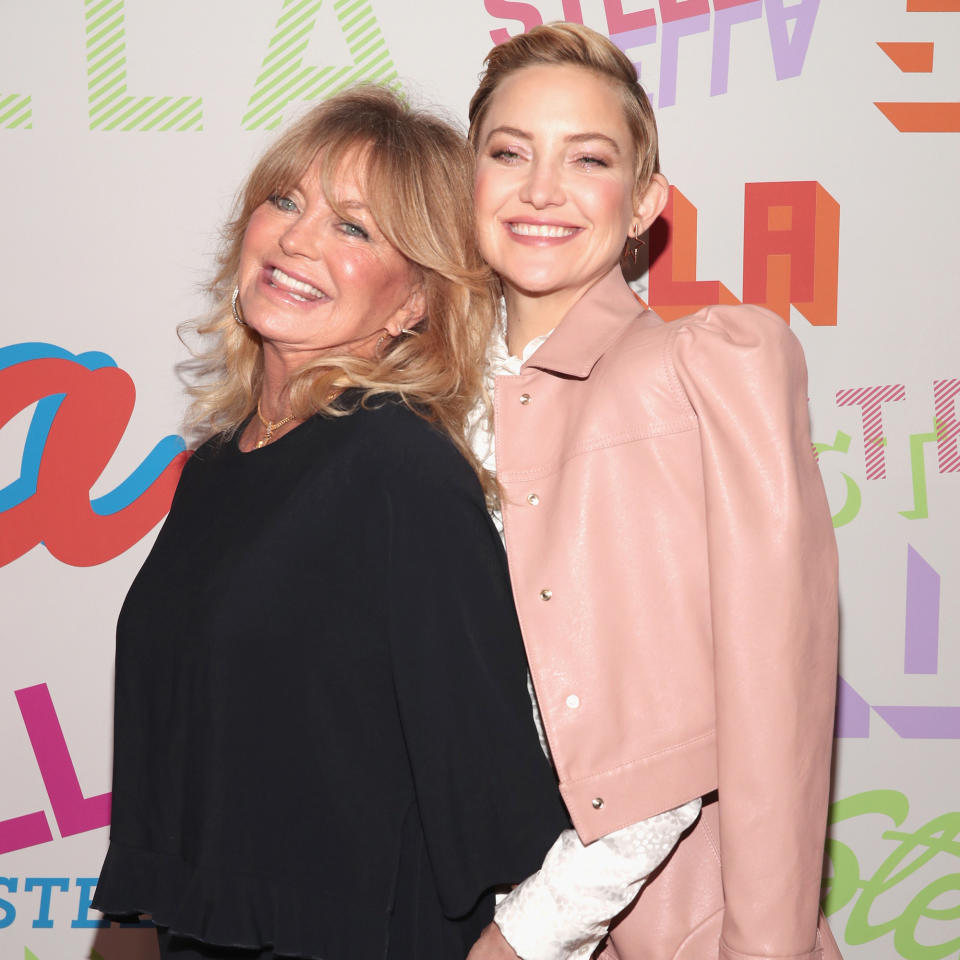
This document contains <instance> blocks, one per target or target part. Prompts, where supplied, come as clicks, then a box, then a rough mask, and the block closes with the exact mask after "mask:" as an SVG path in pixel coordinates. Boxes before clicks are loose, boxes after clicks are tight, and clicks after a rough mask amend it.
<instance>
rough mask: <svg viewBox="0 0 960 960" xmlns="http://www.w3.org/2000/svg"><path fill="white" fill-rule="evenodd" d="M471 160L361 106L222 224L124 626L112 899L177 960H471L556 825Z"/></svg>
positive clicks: (276, 168) (403, 116) (348, 98)
mask: <svg viewBox="0 0 960 960" xmlns="http://www.w3.org/2000/svg"><path fill="white" fill-rule="evenodd" d="M471 170H472V157H471V155H470V151H469V149H468V148H467V147H466V145H465V144H464V142H463V139H462V137H461V136H460V135H459V134H458V133H457V132H456V131H455V130H453V129H451V128H450V127H449V126H448V125H447V124H445V123H444V122H442V121H440V120H438V119H436V118H434V117H432V116H430V115H429V114H424V113H421V112H417V111H413V110H411V109H409V108H408V107H406V106H404V105H403V104H402V103H401V102H400V101H399V100H398V99H397V98H396V97H395V96H393V95H392V94H391V93H389V92H387V91H385V90H380V89H372V88H371V89H362V90H355V91H353V92H348V93H345V94H341V95H339V96H337V97H334V98H333V99H331V100H328V101H327V102H325V103H323V104H322V105H320V106H318V107H316V108H314V109H313V110H312V111H311V112H309V113H308V114H307V115H306V116H305V117H304V118H303V119H302V120H301V121H300V122H299V123H298V124H297V125H296V126H295V127H293V128H292V129H291V130H290V131H289V132H288V133H287V134H286V135H284V136H283V137H282V138H281V139H280V140H279V141H278V142H277V143H276V144H275V145H274V146H273V147H272V148H271V149H270V150H269V151H268V152H267V153H266V155H265V156H264V158H263V159H262V160H261V161H260V163H259V164H258V165H257V167H256V169H255V170H254V171H253V173H252V175H251V176H250V178H249V180H248V181H247V184H246V186H245V187H244V189H243V191H242V194H241V197H240V200H239V204H238V211H237V215H236V217H235V219H234V220H233V221H232V222H231V223H230V224H229V226H228V228H227V233H226V246H225V252H224V255H223V257H222V261H221V269H220V272H219V274H218V276H217V277H216V280H215V282H214V284H213V292H214V294H215V295H216V297H217V302H218V309H217V311H216V312H215V314H214V317H213V319H212V320H211V321H210V322H209V323H207V324H206V325H204V326H202V327H201V332H202V334H203V335H204V336H205V337H207V338H208V339H209V340H210V342H211V344H212V347H211V349H210V351H209V352H208V354H207V362H206V373H207V380H206V383H205V385H204V386H203V387H202V388H200V389H199V390H198V391H197V393H196V397H195V407H194V413H195V415H196V418H197V419H198V421H199V422H200V423H201V424H202V425H203V426H205V427H206V429H207V431H208V433H209V434H210V435H211V437H210V439H209V440H208V441H207V442H205V443H204V444H203V445H202V446H201V447H200V448H199V450H197V452H196V453H195V454H194V456H193V457H192V458H191V459H190V461H189V462H188V463H187V465H186V467H185V469H184V472H183V475H182V478H181V481H180V485H179V487H178V489H177V493H176V496H175V498H174V502H173V505H172V507H171V511H170V515H169V517H168V519H167V522H166V524H165V525H164V527H163V529H162V530H161V532H160V535H159V537H158V538H157V541H156V544H155V545H154V548H153V550H152V552H151V554H150V556H149V557H148V559H147V561H146V563H145V564H144V566H143V569H142V570H141V571H140V573H139V575H138V576H137V579H136V580H135V582H134V584H133V586H132V588H131V590H130V593H129V594H128V596H127V599H126V602H125V603H124V606H123V610H122V612H121V614H120V620H119V624H118V630H117V669H116V684H117V687H116V735H115V768H114V793H113V824H112V828H111V842H110V849H109V852H108V854H107V858H106V862H105V864H104V867H103V872H102V874H101V878H100V883H99V887H98V890H97V897H96V905H97V906H98V908H99V909H101V910H103V911H104V912H106V913H110V914H130V913H148V914H149V915H151V916H152V918H153V920H154V922H155V923H156V924H157V926H158V928H159V935H160V946H161V954H162V956H163V957H165V958H166V957H170V958H173V957H177V958H181V960H187V958H194V957H234V956H236V957H246V958H263V957H269V956H273V955H274V954H277V955H283V956H296V957H312V958H323V960H347V958H350V960H383V958H388V960H424V958H427V957H429V958H431V960H460V958H463V957H464V956H465V955H466V953H467V950H468V949H469V946H470V944H471V943H472V942H473V941H474V940H475V939H476V937H477V935H478V934H479V931H480V930H481V928H482V927H483V926H484V924H485V923H487V922H488V921H489V920H490V917H491V916H492V911H493V904H492V893H491V888H492V887H493V886H494V885H495V884H501V883H509V882H511V881H517V880H520V879H522V878H523V877H524V876H525V875H526V874H528V873H530V872H531V871H532V870H534V869H535V868H536V866H537V865H538V863H539V861H540V859H541V858H542V856H543V854H544V852H545V851H546V849H547V848H548V847H549V845H550V843H551V842H552V841H553V840H554V838H555V837H556V836H557V834H558V833H559V832H560V830H561V829H562V828H563V827H564V826H565V824H566V817H565V813H564V811H563V807H562V804H561V802H560V800H559V796H558V794H557V791H556V786H555V782H554V780H553V778H552V775H551V773H550V771H549V768H548V766H547V765H546V762H545V760H544V758H543V756H542V754H541V753H540V748H539V745H538V743H537V738H536V732H535V730H534V728H533V724H532V722H531V719H530V716H529V703H528V701H527V699H526V686H525V672H526V668H525V660H524V656H523V652H522V644H521V640H520V636H519V632H518V627H517V622H516V616H515V612H514V609H513V606H512V602H511V599H510V590H509V585H508V581H507V574H506V566H505V561H504V556H503V554H502V550H501V547H500V544H499V541H498V538H497V535H496V532H495V530H494V529H493V527H492V526H491V524H490V521H489V518H488V516H487V513H486V509H485V500H484V494H483V485H484V483H487V482H488V481H487V478H486V476H485V474H484V472H483V471H482V469H481V468H480V467H479V465H478V464H477V462H476V461H475V460H474V459H473V456H472V454H471V453H470V451H469V449H468V447H467V445H466V443H465V440H464V420H465V417H466V415H467V412H468V411H469V409H470V408H471V406H472V404H473V403H474V402H475V401H476V399H477V397H478V395H479V393H480V379H479V378H480V371H481V356H482V352H483V349H484V347H485V345H486V341H487V339H488V336H489V331H490V326H491V323H492V318H493V309H494V308H493V300H492V297H491V282H490V278H489V276H488V274H487V272H486V270H485V268H484V267H483V266H482V264H481V261H480V260H479V258H478V255H477V254H476V252H475V249H474V245H473V235H472V216H471V212H470V200H469V182H470V178H471Z"/></svg>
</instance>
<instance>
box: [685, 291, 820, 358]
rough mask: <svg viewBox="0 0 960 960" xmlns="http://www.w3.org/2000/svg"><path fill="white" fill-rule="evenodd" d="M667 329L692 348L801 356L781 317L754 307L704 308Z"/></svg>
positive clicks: (797, 343)
mask: <svg viewBox="0 0 960 960" xmlns="http://www.w3.org/2000/svg"><path fill="white" fill-rule="evenodd" d="M668 326H669V328H670V330H671V332H672V333H673V336H674V337H675V338H676V340H678V341H684V340H687V341H690V345H691V346H692V347H700V348H703V349H708V350H709V349H710V348H715V349H719V350H721V351H727V350H741V351H746V350H749V351H754V352H759V353H774V354H775V353H782V352H789V353H798V354H801V355H802V349H801V347H800V341H799V340H797V338H796V336H795V334H794V333H793V331H792V330H791V329H790V327H789V326H788V325H787V324H786V323H785V322H784V320H783V318H782V317H779V316H778V315H777V314H775V313H773V312H772V311H771V310H767V309H766V308H765V307H759V306H756V305H755V304H749V303H744V304H716V305H713V306H709V307H703V308H702V309H700V310H698V311H697V312H696V313H693V314H691V315H690V316H688V317H684V318H683V319H682V320H675V321H673V323H671V324H669V325H668Z"/></svg>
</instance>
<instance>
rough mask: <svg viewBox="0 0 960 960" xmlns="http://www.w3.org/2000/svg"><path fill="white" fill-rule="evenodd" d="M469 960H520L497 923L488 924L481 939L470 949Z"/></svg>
mask: <svg viewBox="0 0 960 960" xmlns="http://www.w3.org/2000/svg"><path fill="white" fill-rule="evenodd" d="M467 960H520V958H519V957H518V956H517V955H516V954H515V953H514V952H513V947H511V946H510V944H509V943H507V941H506V940H505V939H504V936H503V934H502V933H501V932H500V928H499V927H498V926H497V925H496V924H495V923H490V924H487V926H486V927H484V930H483V933H481V934H480V939H479V940H477V942H476V943H475V944H474V945H473V946H472V947H471V948H470V952H469V953H468V954H467Z"/></svg>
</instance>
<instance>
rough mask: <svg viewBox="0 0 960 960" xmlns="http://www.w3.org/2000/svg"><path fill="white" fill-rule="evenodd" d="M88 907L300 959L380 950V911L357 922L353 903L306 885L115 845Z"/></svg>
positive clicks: (318, 959) (207, 940) (214, 942)
mask: <svg viewBox="0 0 960 960" xmlns="http://www.w3.org/2000/svg"><path fill="white" fill-rule="evenodd" d="M308 890H309V894H308V892H307V891H308ZM93 906H94V908H95V909H97V910H99V911H101V913H103V914H104V915H105V916H107V917H118V918H119V917H125V918H129V917H130V916H132V915H134V914H141V913H142V914H148V915H149V916H150V917H151V918H152V920H153V922H154V923H155V924H156V925H157V926H162V927H168V928H169V929H170V930H171V932H173V933H176V934H179V935H181V936H186V937H190V938H191V939H193V940H199V941H200V942H202V943H205V944H209V945H214V946H218V947H228V948H229V947H233V948H242V949H250V950H257V949H260V950H262V949H264V948H268V949H272V950H273V952H274V953H275V954H277V955H281V956H291V957H302V958H307V960H324V958H328V957H341V956H357V957H365V956H379V955H380V954H381V953H382V951H383V949H384V947H383V942H384V941H383V938H384V936H385V935H386V927H387V924H388V916H387V913H386V911H385V912H384V918H383V919H384V923H383V924H382V925H381V924H377V923H371V922H370V920H371V917H370V911H367V912H366V915H365V917H364V918H363V921H362V922H356V921H357V917H356V908H355V906H349V905H348V904H346V903H342V902H340V901H339V900H338V898H337V896H336V892H335V891H329V890H326V891H325V890H322V889H319V887H318V886H314V884H313V883H303V882H301V883H299V884H296V883H291V884H289V885H286V884H281V883H277V882H275V881H270V880H265V879H263V878H261V877H254V876H249V875H244V874H240V873H231V874H228V873H219V872H213V871H204V870H203V869H201V868H198V867H195V866H192V865H191V864H189V863H187V862H185V861H184V860H182V859H180V858H178V857H175V856H165V855H164V854H160V853H156V852H153V851H145V850H136V849H132V848H130V847H121V846H118V845H117V844H116V843H111V845H110V849H109V850H108V851H107V857H106V860H105V861H104V864H103V870H102V872H101V875H100V882H99V883H98V884H97V891H96V895H95V897H94V900H93ZM365 941H367V942H365Z"/></svg>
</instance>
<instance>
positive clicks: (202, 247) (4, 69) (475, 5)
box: [0, 0, 960, 960]
mask: <svg viewBox="0 0 960 960" xmlns="http://www.w3.org/2000/svg"><path fill="white" fill-rule="evenodd" d="M564 16H566V17H567V18H580V17H582V18H583V20H584V22H586V23H587V24H588V25H590V26H593V27H595V28H596V29H598V30H601V31H602V32H605V33H607V34H608V35H611V36H613V37H614V39H615V40H616V41H617V42H619V43H620V44H621V45H622V46H624V47H625V48H626V49H627V50H628V52H629V53H630V54H631V56H632V57H633V58H634V59H635V60H637V62H638V63H640V65H641V73H642V79H643V82H644V83H645V85H646V86H647V88H648V90H650V92H651V94H652V96H653V99H654V102H655V106H656V107H657V112H658V117H659V123H660V128H661V133H662V140H663V150H662V158H663V167H664V171H665V173H666V174H667V175H668V177H669V178H670V180H671V181H672V182H673V183H674V184H675V186H676V187H677V189H678V190H679V192H680V195H677V194H675V195H674V200H673V214H672V223H673V227H672V232H671V234H670V237H671V245H670V249H669V250H667V251H666V254H665V256H664V257H663V258H661V260H660V261H659V266H655V268H654V270H653V271H652V272H651V276H650V280H649V292H648V294H647V299H648V300H649V301H650V303H651V305H652V306H654V307H655V308H656V309H659V310H660V311H661V312H662V313H663V314H664V315H665V316H674V315H678V314H679V313H681V312H685V311H686V309H687V308H692V307H695V306H698V305H699V304H700V303H701V302H706V301H707V299H712V298H715V297H720V296H722V297H726V298H727V299H731V298H740V297H742V296H744V290H745V288H746V290H747V298H748V299H753V300H757V301H766V302H768V303H770V304H771V305H773V306H774V307H775V308H776V309H778V310H780V312H781V313H783V314H784V315H785V317H786V318H788V319H789V321H790V323H791V324H792V326H793V329H794V330H795V331H796V332H797V334H798V336H799V337H800V339H801V341H802V342H803V345H804V347H805V349H806V352H807V358H808V364H809V367H810V399H811V409H812V416H813V426H814V439H815V440H816V441H817V442H818V444H820V445H821V446H820V450H821V458H820V463H821V468H822V470H823V474H824V478H825V481H826V484H827V489H828V493H829V496H830V500H831V504H832V508H833V510H834V511H835V512H836V514H837V516H836V518H835V523H836V524H837V536H838V539H839V543H840V550H841V565H842V568H841V578H842V581H841V586H842V654H841V674H842V676H843V683H842V684H841V711H840V717H839V720H838V735H839V736H838V740H837V747H838V749H837V759H836V764H835V782H834V797H835V800H836V801H837V803H836V805H835V807H834V819H835V821H836V822H835V824H834V826H833V827H832V828H831V829H832V837H833V840H832V841H831V846H830V849H831V852H832V864H831V865H830V866H828V873H829V875H830V876H831V878H832V879H831V880H830V881H829V882H828V884H827V890H828V897H827V909H828V911H829V912H830V919H831V923H832V925H833V928H834V930H835V932H836V934H837V939H838V941H839V942H840V943H841V946H843V944H844V943H845V944H846V946H845V947H843V949H844V953H845V956H847V957H852V958H869V960H877V958H881V960H882V958H895V957H904V958H907V960H938V958H947V957H957V956H958V954H960V861H958V858H960V837H958V835H960V801H958V799H957V798H958V787H960V763H958V759H960V751H958V749H957V747H958V743H957V741H958V739H960V698H958V693H957V690H958V679H960V648H958V645H957V643H956V642H955V641H956V638H957V629H958V624H960V609H958V607H960V589H958V586H960V559H958V554H957V549H956V544H957V542H958V534H960V511H958V506H957V503H958V495H960V448H958V440H960V425H958V411H957V406H958V397H960V336H958V334H957V330H956V321H955V318H954V316H955V311H956V307H955V304H956V303H957V302H958V294H960V289H958V287H960V270H958V269H957V263H958V249H957V246H958V245H957V240H956V224H957V223H958V221H960V193H958V191H957V188H956V175H957V170H958V169H960V166H958V160H960V103H958V101H960V0H823V2H820V0H712V2H708V0H659V3H658V2H654V0H625V2H622V3H621V2H620V0H604V2H601V0H582V2H581V3H578V2H576V0H566V2H562V0H534V2H529V3H521V2H513V0H456V2H453V0H359V2H358V0H256V2H255V0H165V2H164V3H162V4H161V3H150V2H147V0H90V2H88V3H86V4H85V3H84V2H82V0H69V2H68V0H48V2H47V3H42V4H41V3H36V2H35V0H0V210H2V221H0V222H2V228H0V229H2V234H0V236H2V240H0V258H2V259H0V262H2V268H0V277H2V279H3V284H2V290H0V323H2V328H0V414H2V415H0V565H2V568H0V589H2V607H0V609H2V615H0V636H2V647H0V664H2V668H0V785H2V786H0V960H13V958H17V960H20V958H23V960H32V958H33V960H78V958H86V957H88V956H90V957H95V956H98V955H99V956H100V957H101V958H102V960H133V958H137V957H141V956H143V957H149V956H150V955H151V954H150V951H149V949H148V946H149V945H148V943H147V941H146V938H145V932H144V931H130V930H124V929H119V928H116V927H115V928H112V929H107V928H100V927H98V926H97V924H98V922H99V916H98V915H97V914H96V913H94V912H89V911H88V909H87V907H88V904H89V899H90V896H91V895H92V887H93V883H94V879H93V878H95V877H96V875H97V873H98V871H99V867H100V861H101V859H102V856H103V852H104V850H105V846H106V839H107V830H106V827H105V824H106V822H107V817H108V797H107V794H108V792H109V789H110V755H111V750H110V741H111V697H112V661H113V631H114V623H115V619H116V614H117V611H118V609H119V605H120V603H121V601H122V598H123V595H124V593H125V590H126V588H127V586H128V584H129V582H130V581H131V579H132V577H133V575H134V573H135V572H136V570H137V568H138V567H139V565H140V563H141V562H142V561H143V558H144V557H145V555H146V552H147V550H148V549H149V545H150V543H151V542H152V538H153V535H154V533H155V527H156V524H157V523H158V522H159V521H160V519H161V518H162V516H163V514H164V512H165V509H166V504H167V503H168V502H169V491H170V486H171V483H172V479H173V476H174V473H175V470H176V462H174V463H173V465H172V466H169V464H170V463H171V460H172V459H173V458H174V457H175V455H176V454H177V453H178V451H179V450H180V449H181V446H180V442H179V440H178V439H177V438H176V434H177V431H178V429H179V427H178V424H179V421H180V417H181V415H182V412H183V399H182V393H181V390H180V386H179V383H178V381H177V379H176V377H175V375H174V371H173V367H174V364H175V363H176V362H177V361H178V360H180V359H182V358H183V356H184V351H183V349H182V348H181V346H180V344H179V342H178V340H177V338H176V335H175V326H176V324H177V323H179V322H181V321H183V320H185V319H187V318H190V317H192V316H195V315H197V314H199V313H200V312H201V311H202V310H203V307H204V303H203V299H202V297H201V295H200V292H199V285H200V284H201V283H202V281H203V280H204V279H205V278H207V277H208V276H209V274H210V272H211V266H212V253H213V251H214V250H215V248H216V244H217V230H218V227H219V224H220V223H221V222H222V221H223V220H224V218H225V216H226V214H227V212H228V210H229V207H230V202H231V199H232V196H233V193H234V190H235V189H236V188H237V186H238V185H239V183H240V182H241V180H242V178H243V176H244V175H245V174H246V172H247V171H248V170H249V169H250V167H251V165H252V162H253V160H254V158H255V156H256V155H257V154H258V153H259V151H260V150H261V149H262V148H263V146H264V144H265V143H266V142H267V140H268V139H269V138H270V136H271V135H272V134H271V133H270V132H269V130H268V129H266V128H267V126H268V125H270V124H273V123H275V122H279V121H280V120H281V119H284V118H286V119H289V117H290V116H292V115H293V114H295V113H296V111H297V110H298V109H302V108H303V103H304V98H306V97H310V96H323V95H325V93H326V92H329V91H330V90H332V89H333V88H334V87H335V86H336V85H337V84H338V83H342V82H343V81H344V80H347V79H350V78H353V77H356V78H369V77H371V76H378V78H379V79H387V78H390V77H391V76H392V75H393V74H394V73H395V74H396V75H397V76H398V77H399V79H400V80H401V81H402V82H403V83H404V84H405V85H407V87H408V88H409V89H410V90H411V91H412V92H413V95H414V97H415V98H416V99H418V100H421V101H425V102H427V103H432V104H435V105H438V106H441V107H443V108H445V109H447V110H448V111H449V112H450V113H451V114H452V115H453V116H455V117H457V118H461V119H462V118H464V117H465V113H466V104H467V102H468V100H469V97H470V94H471V92H472V90H473V87H474V85H475V83H476V78H477V74H478V71H479V69H480V66H481V61H482V58H483V56H484V54H485V53H486V51H487V50H488V49H489V47H490V45H491V42H492V40H491V32H493V33H494V34H497V31H503V30H505V31H507V32H508V33H511V34H512V33H516V32H518V31H519V30H522V29H525V28H527V27H529V26H532V25H533V24H535V23H537V22H540V20H541V19H542V20H552V19H558V18H561V17H564ZM498 36H499V34H498ZM879 43H882V44H884V47H880V46H878V44H879ZM276 51H279V52H276ZM274 52H275V55H274V56H273V57H272V59H270V54H271V53H274ZM278 64H279V66H278ZM274 67H276V69H274V70H273V71H272V72H271V68H274ZM281 75H282V77H283V79H281V80H279V81H277V82H276V83H274V81H275V80H277V78H278V77H280V76H281ZM258 78H259V79H258ZM271 84H272V85H271ZM325 84H326V86H324V85H325ZM291 96H293V100H292V101H291V102H288V100H289V98H290V97H291ZM164 98H166V99H164ZM877 103H880V104H884V105H885V106H883V107H882V108H881V107H878V106H876V105H875V104H877ZM889 104H892V106H890V105H889ZM165 127H166V128H168V129H164V128H165ZM125 128H129V129H125ZM147 128H148V129H147ZM763 184H773V185H779V186H770V187H764V186H751V187H748V186H747V185H763ZM817 185H819V186H817ZM787 253H789V256H788V255H787ZM745 254H746V256H745ZM745 261H746V262H745ZM838 265H839V270H838V269H837V268H838ZM694 280H700V281H718V282H719V283H720V284H722V285H723V289H721V288H720V287H719V286H717V284H716V283H714V284H713V285H712V286H711V285H709V284H704V285H701V286H699V287H691V286H690V285H689V282H690V281H694ZM684 284H686V285H684ZM758 290H759V294H758V293H757V291H758ZM791 301H792V303H793V304H794V306H792V307H791V306H788V303H789V302H791ZM114 365H115V367H116V368H119V369H118V370H116V369H109V368H110V367H112V366H114ZM120 371H125V374H124V373H122V372H120ZM131 385H133V386H134V387H135V390H136V399H135V404H134V403H133V398H132V393H131V391H130V387H131ZM38 401H39V402H38ZM127 414H129V424H128V425H125V422H124V420H125V417H126V415H127ZM164 438H166V439H164ZM755 442H756V443H757V444H761V443H763V442H764V439H763V438H762V437H757V438H755ZM141 464H142V466H141ZM138 468H139V469H138ZM100 498H103V499H100ZM91 500H92V501H93V507H91V506H90V503H91ZM810 602H811V603H816V602H817V598H816V597H811V598H810ZM951 641H953V642H951ZM757 722H763V718H762V717H758V718H757Z"/></svg>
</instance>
